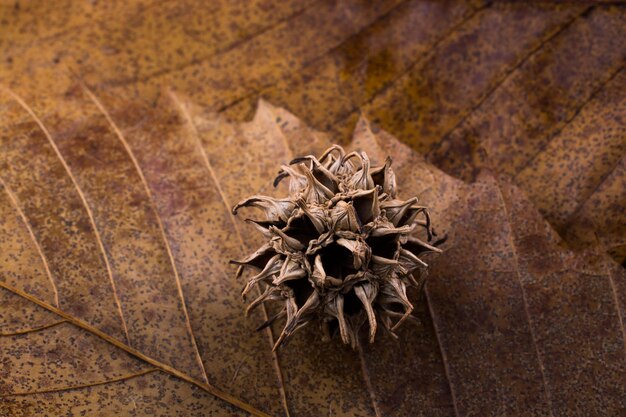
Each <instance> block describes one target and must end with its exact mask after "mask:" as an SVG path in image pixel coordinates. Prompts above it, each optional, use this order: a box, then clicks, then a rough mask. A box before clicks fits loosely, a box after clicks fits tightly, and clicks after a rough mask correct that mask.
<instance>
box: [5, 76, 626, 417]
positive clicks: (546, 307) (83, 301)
mask: <svg viewBox="0 0 626 417" xmlns="http://www.w3.org/2000/svg"><path fill="white" fill-rule="evenodd" d="M3 97H4V99H5V101H4V103H6V104H5V106H4V107H3V108H4V109H6V111H5V114H6V115H7V116H10V117H11V119H8V118H7V119H6V120H11V121H12V123H11V124H8V125H7V127H6V128H5V135H4V142H3V144H4V145H3V146H4V148H3V158H4V159H3V160H4V161H5V167H6V168H5V169H4V170H3V175H2V178H3V182H4V184H6V186H5V187H4V188H3V191H4V194H3V199H2V200H1V201H2V205H1V206H0V207H2V210H3V213H4V215H3V217H2V218H3V221H2V223H1V225H2V228H3V231H4V233H3V234H2V239H0V244H1V245H2V247H3V254H4V256H7V257H8V258H7V260H6V261H5V262H3V263H2V266H1V268H2V269H1V270H0V272H1V275H0V276H1V277H2V283H3V284H2V286H3V287H4V288H3V300H5V304H4V306H5V307H3V309H2V318H3V323H6V324H5V325H4V326H3V327H4V328H5V329H4V331H3V333H2V336H0V340H1V341H2V342H3V346H4V349H5V353H4V354H3V358H4V359H3V364H4V367H3V375H4V377H3V381H4V385H3V394H2V397H0V398H2V404H3V405H2V406H3V407H4V408H5V409H8V410H12V411H11V413H13V414H16V413H17V412H16V411H13V410H16V409H18V408H19V409H20V410H21V407H22V405H23V406H24V407H25V408H24V410H29V408H28V407H35V409H37V408H36V407H44V405H43V404H47V403H48V402H54V403H55V404H57V406H58V407H60V409H65V410H68V411H69V410H72V411H73V412H77V411H78V410H81V409H82V408H81V407H86V408H87V409H88V408H89V407H95V408H101V409H102V410H107V412H114V411H116V410H118V409H120V407H124V406H128V401H130V400H128V397H124V396H130V398H135V401H137V400H136V398H142V399H144V400H145V404H144V408H141V407H139V406H138V409H137V410H136V413H137V415H143V414H145V413H147V412H148V411H146V410H149V409H150V408H149V407H150V406H149V404H150V403H151V402H153V401H157V398H156V397H158V395H157V394H155V393H154V391H148V392H145V390H146V389H148V390H157V391H158V392H161V393H163V394H161V395H172V396H173V397H172V400H171V402H172V404H171V406H172V407H174V408H173V409H172V413H174V414H175V413H184V412H191V410H195V409H198V410H206V411H207V412H209V410H210V411H213V412H216V413H217V415H220V413H224V412H226V411H224V410H227V409H228V407H229V405H228V404H227V403H226V402H223V401H221V400H218V399H216V398H215V397H214V396H213V395H211V394H215V395H217V397H221V398H222V399H226V401H227V402H230V403H231V404H234V405H235V406H239V407H245V405H244V404H251V405H252V406H253V407H255V408H256V409H260V410H263V411H265V412H267V413H269V414H270V415H280V414H283V413H285V412H286V410H289V412H290V413H291V414H292V415H305V416H306V415H311V416H313V415H318V410H320V409H324V410H328V412H329V413H331V414H338V415H361V416H371V415H398V416H402V415H416V414H417V415H425V416H426V415H441V416H447V415H454V414H460V415H465V414H473V413H478V414H481V415H498V414H501V413H503V412H504V413H509V414H520V413H521V414H533V415H545V414H550V413H552V414H553V415H568V414H571V413H572V412H574V411H576V410H578V409H582V410H601V411H602V412H603V413H605V414H606V413H608V414H610V413H613V412H617V410H618V409H619V408H620V407H621V406H623V404H621V401H623V400H622V398H623V393H624V389H625V387H624V384H623V378H622V376H623V373H624V366H625V364H624V333H623V327H622V321H621V314H623V307H621V306H622V305H623V302H624V298H623V287H624V286H623V280H624V274H623V269H621V267H619V266H617V265H614V263H613V261H612V260H611V259H610V258H608V256H606V255H603V254H602V251H601V250H600V249H601V247H598V249H597V250H586V251H582V252H576V253H574V252H570V251H568V250H565V249H563V248H561V247H560V246H559V244H560V239H559V238H558V236H557V235H556V234H555V233H554V232H553V231H552V229H551V228H550V226H549V225H547V224H546V223H545V222H544V221H543V220H542V219H541V217H540V215H539V213H538V211H537V210H536V209H535V208H534V207H533V206H532V205H531V204H530V203H529V202H528V201H527V200H526V199H525V198H524V197H523V195H522V194H521V193H520V192H519V190H518V189H517V188H515V186H513V185H511V184H510V182H508V181H507V180H501V179H497V178H496V177H494V176H492V175H490V174H488V173H485V174H483V175H482V176H481V177H480V178H479V180H478V182H477V183H475V184H473V185H466V184H465V183H463V182H461V181H459V180H456V179H453V178H452V177H449V176H447V175H445V174H444V173H442V172H441V171H439V170H438V169H436V168H434V167H432V166H430V165H428V164H427V163H426V162H425V161H424V159H423V158H422V157H421V156H419V155H417V154H415V153H414V152H412V151H411V150H410V148H408V147H407V146H406V145H404V144H402V143H400V142H398V141H397V140H396V139H395V138H394V137H392V136H391V135H389V134H388V133H386V132H384V131H382V130H380V129H379V128H378V127H376V126H372V125H370V123H369V122H367V120H365V119H362V120H361V121H360V122H359V124H358V125H357V129H356V131H355V134H354V138H353V143H352V144H351V147H352V148H355V149H363V150H365V151H367V152H368V153H369V154H370V155H371V158H372V160H373V161H374V162H375V163H376V162H378V161H381V160H382V158H384V156H386V155H388V154H390V155H393V156H395V158H394V166H395V169H396V173H397V175H398V178H399V179H400V182H399V187H400V190H399V191H400V192H404V193H406V194H413V195H417V196H419V197H420V199H421V201H422V203H424V204H427V205H429V206H430V207H431V208H432V215H433V221H434V222H435V224H436V226H437V227H436V228H437V230H438V233H439V235H440V236H442V235H444V234H447V235H448V236H449V238H448V242H447V243H446V244H445V245H444V248H445V249H446V253H445V254H444V255H443V257H442V258H440V259H436V260H433V270H432V273H431V276H430V278H429V282H428V285H427V292H426V295H427V297H426V298H425V297H424V295H423V294H422V295H420V294H415V293H414V294H412V297H413V298H414V299H415V300H416V304H418V306H419V307H418V308H417V310H416V312H415V314H414V316H415V319H414V320H411V322H410V323H408V324H407V326H405V328H404V329H403V330H402V331H401V333H400V336H401V340H400V341H392V340H391V339H390V338H389V337H388V336H386V335H384V334H381V335H380V336H381V337H379V338H378V339H379V340H378V343H377V344H375V345H368V344H364V346H363V347H362V348H361V349H359V350H358V351H357V352H354V351H352V350H350V349H349V348H347V347H345V346H342V345H341V344H339V343H323V342H321V341H320V339H319V335H318V334H317V333H316V330H315V329H314V328H311V329H307V330H305V331H302V332H300V333H296V335H295V336H294V340H293V341H292V342H291V343H290V344H289V345H288V346H287V347H285V348H284V349H281V350H279V351H278V352H277V353H275V354H272V352H271V346H272V344H273V340H275V338H276V336H277V333H276V332H277V331H279V330H280V324H279V325H277V326H275V328H274V329H272V330H271V332H268V333H263V332H261V333H259V332H255V331H254V327H255V326H256V325H257V324H258V323H260V322H261V321H263V320H264V318H263V316H264V314H263V313H260V314H257V315H253V317H251V318H250V319H246V318H245V317H244V314H243V303H241V300H240V297H239V291H240V288H241V285H242V284H243V283H242V282H236V281H235V280H234V278H233V276H234V268H233V267H232V266H230V265H228V260H229V259H232V258H237V257H240V255H241V253H242V251H243V250H244V249H245V248H250V247H251V246H252V247H254V246H256V245H257V244H258V242H256V239H255V238H250V237H249V236H251V234H250V233H249V230H248V227H247V226H246V225H245V224H243V222H241V221H240V220H235V219H234V218H232V215H231V214H230V211H229V209H228V208H229V207H230V206H231V205H232V203H231V201H236V200H237V199H239V198H241V196H242V195H244V194H249V193H251V192H254V191H250V190H254V189H257V190H268V189H269V184H270V181H271V179H272V177H273V176H274V174H275V172H276V166H277V165H278V164H279V163H282V162H287V161H289V160H290V159H291V158H292V156H293V155H296V154H302V153H307V152H315V151H319V150H320V149H323V148H324V147H326V146H327V145H328V144H329V137H328V136H327V135H324V134H321V133H318V132H315V131H313V130H311V129H309V128H307V127H306V125H304V124H302V123H301V122H300V121H299V120H298V119H296V118H295V117H294V116H292V115H291V114H289V113H287V112H285V111H284V110H282V109H277V108H274V107H273V106H271V105H269V104H267V103H265V102H261V103H260V104H259V108H258V110H257V113H256V115H255V117H254V119H253V120H252V121H251V122H249V123H245V124H236V123H230V122H227V121H225V120H224V119H223V118H221V117H219V116H215V115H212V114H211V113H210V112H207V111H205V110H204V109H203V108H201V107H199V106H197V105H194V104H192V103H191V102H189V101H188V100H187V99H186V98H184V97H182V96H180V95H177V94H176V93H173V92H168V93H165V94H164V95H163V96H162V97H161V99H160V100H159V101H158V102H157V103H156V104H155V105H154V106H145V105H143V104H141V103H135V102H133V101H130V100H128V99H126V98H125V97H119V96H112V95H109V94H106V93H104V92H99V91H96V90H94V91H91V90H87V89H86V87H84V86H82V85H76V87H75V88H73V89H72V94H71V95H68V96H66V97H65V98H64V99H63V100H59V101H58V102H57V104H58V106H59V107H60V108H62V109H63V110H55V108H47V107H43V106H42V107H31V106H30V105H29V104H28V103H26V102H25V101H21V99H17V98H16V97H15V96H12V95H11V93H8V92H7V93H5V95H4V96H3ZM41 102H43V103H46V102H47V101H46V100H42V101H41ZM37 103H38V102H36V103H35V104H34V106H38V105H39V104H37ZM29 112H32V114H29ZM39 115H40V116H39ZM33 116H34V117H36V119H35V122H33V121H32V119H34V117H33ZM37 120H38V121H39V122H37ZM42 127H43V129H42ZM14 131H15V133H13V132H14ZM41 132H43V134H42V133H41ZM87 132H97V134H93V133H91V134H89V133H87ZM46 134H48V135H50V136H49V138H48V137H46ZM11 138H13V139H16V138H19V139H20V140H13V141H10V140H9V139H11ZM94 139H98V140H94ZM53 144H54V146H53ZM70 144H71V145H72V146H70ZM18 146H22V147H21V148H18ZM46 147H51V148H52V149H51V150H48V151H46ZM54 147H56V148H57V149H58V150H59V152H58V154H57V153H56V152H55V151H54ZM16 149H20V151H19V152H18V151H16ZM34 150H37V151H38V152H39V153H38V154H37V155H33V156H32V158H33V160H34V161H37V163H32V164H30V165H29V168H30V169H28V170H26V169H23V168H22V167H21V164H24V163H25V162H23V161H25V160H24V158H23V157H22V158H20V156H23V155H28V153H27V152H28V151H31V152H33V151H34ZM7 155H14V157H13V158H11V159H9V157H8V156H7ZM48 155H49V156H48ZM257 159H258V161H259V163H255V162H256V161H257ZM61 161H63V162H61ZM89 161H91V162H89ZM64 163H65V166H67V168H65V166H64ZM58 165H61V166H60V167H59V168H56V169H55V170H53V171H52V170H50V167H54V166H58ZM247 165H250V169H249V170H244V169H238V167H242V166H247ZM231 167H235V169H233V168H231ZM46 172H56V173H57V174H56V175H57V176H58V179H57V177H51V176H50V174H48V175H45V173H46ZM15 173H17V174H15ZM69 173H72V175H71V177H70V174H69ZM18 174H19V175H21V176H18ZM72 178H73V180H72ZM120 178H122V179H123V180H124V183H123V184H122V183H120V181H121V179H120ZM402 178H404V181H403V180H402ZM52 179H55V181H53V182H50V181H52ZM44 180H46V181H49V185H48V187H46V188H43V189H42V188H41V187H38V185H39V184H37V182H38V181H44ZM70 185H72V187H70ZM55 187H56V188H55ZM13 188H15V189H19V190H30V191H29V192H28V194H27V193H26V192H25V191H22V192H20V193H16V192H14V191H13ZM72 195H78V197H74V199H73V200H72V199H68V197H71V196H72ZM25 196H27V197H25ZM81 196H82V197H81ZM60 198H61V199H60ZM52 204H54V205H55V206H51V205H52ZM38 207H55V211H54V212H56V213H60V214H59V215H58V218H59V219H64V222H63V224H64V225H65V227H62V226H55V225H56V224H57V223H55V218H57V217H54V216H51V217H50V219H47V220H46V219H45V218H44V220H42V221H37V218H38V217H37V213H38V212H39V211H38V210H42V209H39V208H38ZM88 208H89V209H88ZM66 213H69V214H71V215H72V216H73V217H68V216H69V214H66ZM50 214H52V213H50ZM90 216H91V218H90ZM84 218H87V219H86V220H80V219H84ZM72 219H76V220H72ZM91 219H93V220H91ZM57 221H59V222H60V221H61V220H57ZM81 222H82V223H81ZM75 224H77V225H80V227H79V226H73V225H75ZM96 231H97V232H96ZM75 236H76V237H75ZM89 236H91V237H90V239H93V240H97V239H100V242H101V245H102V248H103V250H104V253H105V254H106V256H107V259H108V261H107V262H108V263H109V265H110V270H111V272H110V274H111V276H112V281H111V280H110V279H109V277H107V274H106V273H104V272H103V276H104V278H103V279H104V281H103V282H104V283H105V284H106V285H107V286H106V287H105V288H106V289H107V291H108V292H105V293H100V292H98V291H93V290H90V289H91V288H94V282H92V281H90V280H84V279H83V280H82V281H72V280H75V279H76V278H74V277H76V276H79V277H85V276H87V277H88V276H89V275H88V274H80V275H77V274H67V275H66V274H65V273H64V272H63V271H71V270H72V269H70V268H69V267H67V266H66V265H80V266H81V267H85V268H86V267H89V268H93V270H94V271H95V272H98V271H101V270H103V271H105V272H106V270H107V267H106V264H105V262H104V261H102V260H101V264H100V266H98V267H96V266H94V264H92V263H85V264H82V263H81V262H80V261H81V259H82V258H83V257H85V256H90V255H91V256H93V255H94V254H93V253H88V254H86V253H85V252H84V250H82V248H81V247H78V246H74V247H69V249H67V250H68V252H67V253H66V255H65V256H64V257H63V258H55V257H56V256H58V254H57V253H56V251H55V250H54V247H55V245H58V244H60V243H62V242H60V241H59V240H63V239H69V238H70V237H71V238H74V239H76V238H82V239H87V238H88V237H89ZM85 241H88V240H85ZM93 245H94V246H93V247H94V248H95V249H98V242H96V243H94V244H93ZM60 247H62V246H60ZM95 249H94V252H95V253H96V254H98V253H99V252H97V251H96V250H95ZM51 259H52V260H54V259H57V261H56V263H51V262H50V260H51ZM87 259H92V258H90V257H87ZM452 259H454V262H451V260H452ZM57 265H58V266H57ZM64 267H65V268H66V269H62V268H64ZM146 276H147V277H146ZM18 278H19V279H18ZM24 278H27V279H24ZM68 280H69V282H68ZM112 282H113V283H115V284H116V285H112ZM133 282H134V284H133ZM52 283H54V287H53V286H52ZM69 283H73V284H72V287H71V288H72V289H73V291H74V292H75V293H77V294H83V295H82V296H80V297H74V298H68V297H67V296H66V294H65V293H64V291H65V288H67V285H69ZM178 284H180V291H179V289H178V287H177V285H178ZM113 287H115V294H117V300H119V305H120V309H121V313H122V317H124V318H125V320H127V319H126V317H134V316H135V317H139V319H140V320H142V321H141V323H142V325H128V326H127V329H128V338H126V335H125V334H124V333H121V332H120V330H118V329H120V328H123V327H122V325H121V324H118V326H117V327H112V328H110V327H106V326H103V325H101V323H100V321H98V320H97V317H99V316H98V315H97V314H96V313H92V311H93V312H99V311H102V310H101V309H102V307H100V306H107V305H108V306H112V307H110V308H112V309H113V311H114V312H116V313H118V314H119V311H118V310H117V309H116V308H114V307H115V306H116V297H115V296H114V292H113V290H114V288H113ZM96 288H97V287H96ZM54 289H56V291H57V294H58V299H59V309H57V308H56V296H55V293H54ZM90 300H92V301H93V303H90ZM83 305H86V306H87V307H89V308H87V309H85V308H83V307H82V306H83ZM183 305H184V306H185V308H184V309H183V307H182V306H183ZM42 307H43V309H42ZM46 309H47V312H46ZM159 309H162V312H160V310H159ZM104 311H106V310H104ZM270 313H271V312H270ZM133 315H134V316H133ZM94 317H95V318H94ZM113 317H116V318H118V320H120V316H115V315H113ZM172 320H176V321H172ZM120 322H121V320H120ZM128 322H129V323H132V321H128ZM143 335H145V336H143ZM581 340H585V342H584V343H581ZM364 342H365V341H364ZM107 352H108V353H107ZM182 352H186V353H182ZM24 355H27V356H24ZM90 355H96V356H97V357H98V359H97V360H96V359H89V357H90ZM26 357H28V359H26ZM123 358H126V359H123ZM168 374H169V376H168ZM205 375H206V381H208V383H209V384H210V385H207V384H206V383H205V382H206V381H205V380H204V378H205ZM172 378H174V379H172ZM177 378H178V379H177ZM181 378H182V379H181ZM122 380H123V381H124V382H122ZM126 380H127V381H126ZM142 381H144V382H142ZM145 381H150V382H145ZM77 387H83V388H77ZM102 390H106V391H105V392H106V393H107V394H106V395H107V396H110V397H107V398H111V401H110V402H105V403H102V402H99V401H100V400H98V398H99V396H100V395H105V394H102V392H103V391H102ZM179 390H183V391H185V392H187V391H188V392H189V394H187V395H188V396H192V395H193V398H194V400H193V401H187V400H184V399H181V398H178V397H177V395H178V394H177V393H178V391H179ZM42 391H53V393H42ZM193 392H195V394H192V393H193ZM201 392H203V393H202V394H201ZM226 393H228V394H226ZM231 395H232V396H233V397H231ZM41 396H44V397H41ZM41 398H45V400H42V399H41ZM42 401H43V402H42ZM242 401H244V402H245V403H244V402H242ZM120 402H121V403H120ZM161 404H162V405H161V408H162V407H169V406H170V404H169V403H167V402H166V403H163V402H161ZM133 407H134V406H133ZM176 407H179V408H178V409H177V408H176ZM502 407H504V408H502ZM133 409H134V408H133ZM181 410H186V411H181ZM220 410H222V411H220ZM416 410H418V411H416ZM20 412H21V411H20ZM24 412H25V411H24ZM103 412H104V411H103ZM226 413H228V412H226ZM10 415H12V414H10ZM17 415H19V414H17ZM25 415H28V414H25Z"/></svg>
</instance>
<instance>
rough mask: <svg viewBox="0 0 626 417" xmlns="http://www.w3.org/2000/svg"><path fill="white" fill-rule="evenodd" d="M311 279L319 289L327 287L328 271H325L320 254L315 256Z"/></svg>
mask: <svg viewBox="0 0 626 417" xmlns="http://www.w3.org/2000/svg"><path fill="white" fill-rule="evenodd" d="M311 278H312V279H313V282H314V283H315V285H317V286H318V287H320V288H324V287H326V271H325V270H324V264H322V257H321V256H320V255H319V254H318V255H315V266H314V267H313V274H312V276H311Z"/></svg>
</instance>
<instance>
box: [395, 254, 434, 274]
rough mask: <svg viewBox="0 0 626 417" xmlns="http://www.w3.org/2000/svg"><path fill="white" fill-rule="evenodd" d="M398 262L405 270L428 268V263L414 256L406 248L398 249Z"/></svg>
mask: <svg viewBox="0 0 626 417" xmlns="http://www.w3.org/2000/svg"><path fill="white" fill-rule="evenodd" d="M399 261H400V264H401V265H402V266H403V267H405V268H406V270H407V271H409V272H412V271H413V270H415V269H416V268H419V267H420V266H421V267H424V268H428V264H427V263H426V262H424V261H422V260H421V259H420V258H418V257H417V256H415V255H414V254H413V253H411V252H410V251H408V250H406V249H400V258H399Z"/></svg>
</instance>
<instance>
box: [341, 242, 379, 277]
mask: <svg viewBox="0 0 626 417" xmlns="http://www.w3.org/2000/svg"><path fill="white" fill-rule="evenodd" d="M337 244H338V245H339V246H342V247H344V248H346V249H347V250H349V251H350V252H351V253H352V263H353V266H354V268H355V269H357V270H359V269H361V266H364V267H367V264H368V263H369V260H370V257H371V255H372V250H371V249H370V247H369V246H368V245H367V244H366V243H365V242H364V241H362V240H349V239H344V238H340V239H337Z"/></svg>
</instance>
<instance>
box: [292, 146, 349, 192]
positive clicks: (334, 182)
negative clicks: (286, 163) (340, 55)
mask: <svg viewBox="0 0 626 417" xmlns="http://www.w3.org/2000/svg"><path fill="white" fill-rule="evenodd" d="M304 162H310V164H311V168H310V171H312V172H313V173H314V175H313V176H315V174H316V173H317V174H319V175H321V176H322V177H323V178H325V179H326V181H322V180H320V179H319V178H317V177H316V178H317V179H318V181H320V182H322V183H324V185H325V186H326V187H327V188H328V189H329V190H330V191H331V192H333V193H335V192H337V190H338V184H339V178H337V177H336V176H335V174H333V173H332V172H331V171H330V170H328V169H327V168H326V167H325V166H324V165H322V163H321V162H320V161H318V160H317V158H316V157H315V156H313V155H308V156H303V157H300V158H295V159H293V160H292V161H291V162H290V164H292V165H293V164H300V163H304Z"/></svg>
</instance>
